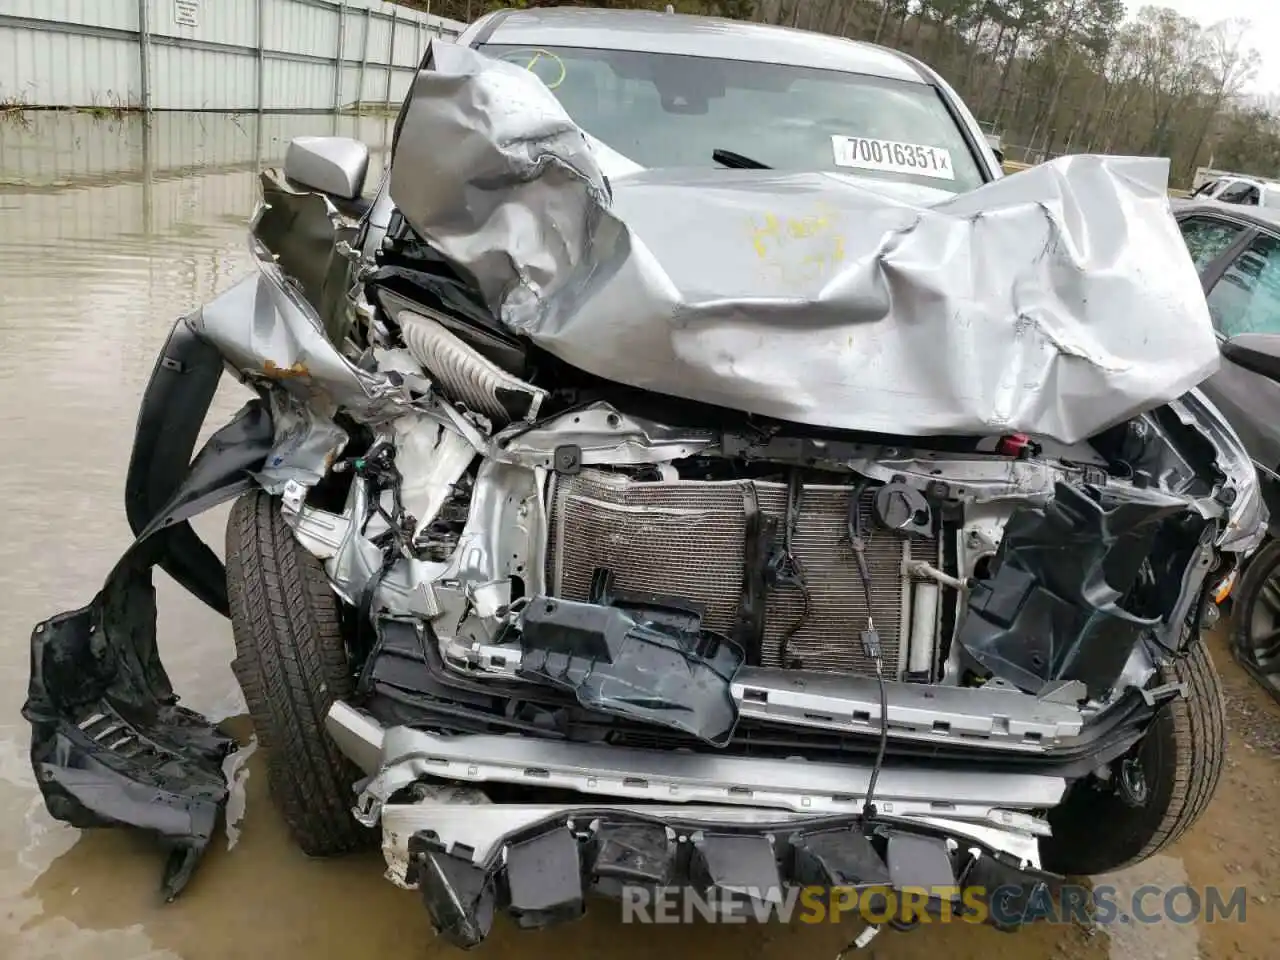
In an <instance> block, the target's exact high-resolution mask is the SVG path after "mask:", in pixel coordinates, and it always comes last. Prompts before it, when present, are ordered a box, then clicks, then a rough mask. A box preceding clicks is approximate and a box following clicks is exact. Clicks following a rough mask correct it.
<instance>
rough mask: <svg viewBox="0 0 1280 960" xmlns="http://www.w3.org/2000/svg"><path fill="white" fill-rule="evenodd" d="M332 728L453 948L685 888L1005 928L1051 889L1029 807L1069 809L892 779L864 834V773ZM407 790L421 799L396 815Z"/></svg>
mask: <svg viewBox="0 0 1280 960" xmlns="http://www.w3.org/2000/svg"><path fill="white" fill-rule="evenodd" d="M327 727H328V730H329V732H330V734H331V735H332V736H333V737H334V739H335V741H336V742H337V743H338V745H339V747H340V748H341V749H342V750H343V751H344V753H346V754H347V755H348V756H350V757H351V758H352V759H354V760H355V761H356V762H357V763H359V764H360V765H361V766H362V767H364V769H365V770H366V771H367V772H369V773H370V774H373V776H372V777H371V779H370V780H369V781H367V782H366V785H365V787H364V789H363V791H362V793H361V795H360V798H359V801H358V803H357V808H356V815H357V817H358V818H359V819H360V820H361V821H362V822H364V823H366V824H367V825H369V826H373V825H375V824H377V823H379V822H380V823H381V826H382V834H383V852H384V855H385V857H386V860H387V866H388V874H389V876H390V878H391V879H392V880H393V881H394V882H396V883H398V884H400V885H402V886H408V887H417V888H418V889H419V890H420V892H421V895H422V898H423V901H424V903H425V904H426V906H427V908H428V910H429V911H430V913H431V915H432V918H433V922H434V923H435V925H436V927H437V929H438V931H439V932H440V934H441V935H442V936H444V937H445V938H446V939H448V940H449V941H450V942H451V943H454V944H455V945H458V946H462V947H470V946H475V945H476V944H478V943H480V942H481V941H482V940H484V938H485V937H486V936H487V935H488V933H489V930H490V929H491V926H492V923H493V918H494V916H495V915H496V913H498V912H500V911H505V912H506V913H508V914H510V915H511V916H512V917H513V918H514V919H515V920H516V921H517V923H518V924H519V925H521V926H525V927H541V926H546V925H549V924H554V923H557V922H561V921H564V920H568V919H572V918H575V917H577V916H579V915H580V914H581V913H582V912H583V911H584V910H585V903H586V898H587V896H588V895H589V894H591V893H597V894H604V895H607V896H614V897H622V898H624V899H628V900H631V901H632V902H633V903H634V902H636V898H637V897H640V898H643V897H645V896H649V897H652V896H654V895H655V894H658V893H661V894H662V895H664V896H665V895H666V894H667V893H669V892H671V891H672V890H673V889H675V890H683V891H685V892H686V893H689V894H698V895H701V896H703V897H704V898H707V899H704V901H703V902H704V903H706V902H708V901H710V902H719V903H721V904H723V903H724V902H725V898H726V897H730V898H738V902H739V905H741V906H743V907H745V908H747V909H748V911H749V912H750V913H753V914H754V915H756V916H759V917H761V918H762V919H767V918H769V917H770V916H779V917H780V916H781V914H780V913H779V912H778V911H779V910H781V909H783V908H785V907H786V905H787V904H790V905H791V907H794V905H795V903H796V899H795V898H796V897H797V896H798V895H799V892H800V889H801V888H803V887H810V888H813V887H816V888H819V892H818V896H819V898H821V897H823V896H824V894H823V893H822V891H828V892H829V891H830V890H831V888H834V887H840V888H858V889H862V890H863V891H864V893H866V894H867V895H870V896H875V895H879V896H880V897H881V898H882V905H881V906H879V907H873V908H872V909H875V910H877V912H878V913H879V912H883V911H884V910H885V906H884V904H892V903H893V900H892V897H891V892H893V891H896V892H898V893H902V894H906V893H910V894H911V895H912V896H913V897H915V898H916V901H917V902H918V903H919V902H924V903H933V904H934V905H935V906H936V907H937V908H938V909H941V905H942V901H943V900H944V899H946V900H948V901H950V906H949V909H950V912H951V913H953V914H955V913H959V912H961V910H960V908H961V905H962V904H967V905H968V906H969V907H970V908H972V905H973V904H974V902H975V900H974V895H975V894H976V896H978V897H979V898H985V900H984V901H983V902H987V903H989V904H990V906H989V907H988V915H987V919H990V920H992V921H993V922H996V923H997V924H999V925H1001V926H1010V925H1014V924H1015V923H1016V921H1017V920H1018V919H1019V918H1020V917H1021V916H1022V907H1021V906H1020V905H1025V904H1026V903H1027V902H1029V899H1030V898H1031V897H1033V896H1035V895H1036V892H1037V891H1038V890H1040V889H1041V888H1043V887H1044V886H1045V884H1046V882H1047V881H1048V880H1050V879H1052V878H1051V877H1050V876H1049V875H1048V874H1044V873H1042V872H1041V871H1040V869H1039V863H1040V860H1039V850H1038V841H1037V836H1038V835H1041V834H1043V833H1044V832H1045V831H1046V830H1047V827H1046V825H1045V824H1044V823H1043V821H1040V820H1038V819H1036V818H1034V817H1033V816H1031V815H1030V811H1031V810H1033V809H1036V808H1045V807H1052V806H1054V805H1056V804H1057V802H1058V801H1059V800H1060V799H1061V795H1062V792H1063V790H1064V789H1065V783H1064V782H1063V781H1062V780H1061V779H1059V778H1055V777H1050V776H1041V775H1029V774H1009V773H974V772H957V771H954V770H929V769H922V768H919V767H913V768H910V769H899V770H893V769H891V768H885V770H883V771H882V776H881V777H880V780H879V784H878V786H879V789H878V790H877V794H876V797H877V807H878V809H879V811H880V813H879V815H878V816H877V817H876V818H875V819H874V820H873V821H870V822H867V823H865V824H864V821H863V819H862V818H861V816H860V812H861V809H862V800H863V797H864V796H865V792H866V781H867V779H868V777H869V774H870V770H869V769H867V768H866V767H865V765H859V764H829V763H810V762H805V761H801V760H793V761H778V760H769V759H760V758H738V757H708V756H705V755H692V754H681V753H678V752H673V751H649V750H638V749H628V748H623V747H608V746H603V745H588V744H571V743H560V742H555V741H546V740H538V739H527V738H522V737H516V736H505V737H503V736H483V735H477V736H456V737H442V736H437V735H434V734H431V733H427V732H423V731H419V730H413V729H409V728H407V727H391V728H388V729H384V728H382V727H381V726H380V725H379V724H378V723H377V722H376V721H374V720H372V719H371V718H370V717H368V716H367V715H366V714H363V713H361V712H360V711H358V710H355V709H354V708H352V707H350V706H348V705H347V704H344V703H338V704H335V705H334V707H333V708H332V709H331V710H330V713H329V716H328V721H327ZM441 781H445V782H446V783H447V782H449V781H453V782H454V783H464V784H465V783H471V784H478V783H489V784H507V785H525V786H529V787H539V788H547V787H552V788H560V789H568V790H572V791H574V792H575V793H577V794H579V795H581V796H582V797H583V801H582V802H581V803H576V804H564V803H558V804H557V803H553V804H537V803H534V804H524V803H489V802H488V799H487V797H485V795H484V794H483V793H481V792H480V791H479V790H477V789H474V788H469V787H440V786H433V785H431V784H438V783H440V782H441ZM405 795H414V796H416V797H417V798H419V799H420V801H421V802H414V803H403V802H398V801H399V799H400V798H402V797H404V796H405ZM592 795H594V796H592ZM589 798H590V799H589ZM596 798H598V799H596ZM442 801H443V802H442ZM997 887H998V888H999V890H998V894H999V898H998V904H997V903H996V902H995V901H992V900H991V894H992V893H993V892H996V888H997ZM972 888H981V889H977V890H973V892H972V893H970V891H971V889H972ZM966 894H968V899H965V897H966ZM843 896H844V899H845V902H846V905H847V895H843ZM885 898H888V899H885ZM997 905H998V907H999V909H998V910H997V909H996V907H997Z"/></svg>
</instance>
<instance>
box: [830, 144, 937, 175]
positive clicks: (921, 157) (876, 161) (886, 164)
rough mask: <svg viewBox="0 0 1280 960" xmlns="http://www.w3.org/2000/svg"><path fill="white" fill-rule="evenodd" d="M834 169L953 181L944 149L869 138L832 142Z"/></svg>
mask: <svg viewBox="0 0 1280 960" xmlns="http://www.w3.org/2000/svg"><path fill="white" fill-rule="evenodd" d="M831 147H832V149H833V150H834V151H835V162H836V166H839V167H852V168H854V169H857V170H882V171H884V172H885V173H914V174H915V175H916V176H917V177H933V178H935V179H937V180H954V179H955V178H956V172H955V169H954V168H953V167H952V166H951V151H950V150H947V149H946V148H945V147H927V146H925V145H924V144H920V143H903V142H901V141H899V140H878V139H873V138H871V137H841V136H833V137H832V138H831Z"/></svg>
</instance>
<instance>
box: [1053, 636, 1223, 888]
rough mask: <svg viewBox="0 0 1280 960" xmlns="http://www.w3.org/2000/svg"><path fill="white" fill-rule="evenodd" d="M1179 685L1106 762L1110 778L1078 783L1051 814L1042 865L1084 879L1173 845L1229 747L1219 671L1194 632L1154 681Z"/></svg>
mask: <svg viewBox="0 0 1280 960" xmlns="http://www.w3.org/2000/svg"><path fill="white" fill-rule="evenodd" d="M1165 683H1185V684H1186V685H1187V695H1186V697H1179V698H1177V699H1175V700H1172V701H1170V702H1169V703H1167V704H1166V705H1165V706H1164V707H1163V708H1162V709H1161V710H1160V712H1159V713H1158V714H1157V715H1156V717H1155V719H1154V720H1153V721H1152V725H1151V729H1150V730H1149V731H1148V732H1147V735H1146V736H1145V737H1143V738H1142V740H1141V741H1139V742H1138V743H1137V744H1135V745H1134V747H1133V749H1132V750H1130V751H1129V753H1128V754H1127V755H1126V756H1125V757H1124V758H1122V759H1121V760H1120V761H1119V762H1117V763H1115V764H1113V766H1112V782H1111V783H1101V782H1098V781H1093V780H1092V779H1090V780H1087V781H1082V782H1079V783H1076V784H1075V785H1073V786H1072V788H1071V791H1070V792H1069V793H1068V794H1067V798H1066V800H1065V801H1064V802H1063V803H1062V804H1060V805H1059V806H1057V807H1055V808H1054V809H1053V810H1052V811H1050V813H1049V825H1050V826H1051V827H1052V829H1053V836H1052V837H1046V838H1044V839H1042V840H1041V841H1040V856H1041V861H1042V863H1043V865H1044V868H1045V869H1046V870H1050V871H1052V872H1054V873H1059V874H1064V875H1067V876H1077V877H1087V876H1096V875H1098V874H1101V873H1110V872H1111V871H1113V870H1119V869H1121V868H1122V867H1126V866H1129V865H1130V864H1134V863H1138V862H1140V861H1142V860H1146V859H1147V858H1148V857H1150V856H1152V855H1153V854H1156V853H1158V852H1160V851H1161V850H1163V849H1164V848H1165V847H1167V846H1169V845H1170V844H1172V843H1174V842H1175V841H1176V840H1177V839H1178V838H1179V837H1181V836H1182V835H1183V834H1184V833H1186V831H1187V829H1188V828H1189V827H1190V826H1191V825H1192V824H1193V823H1195V822H1196V821H1197V820H1198V819H1199V818H1200V816H1201V814H1203V813H1204V811H1205V808H1206V807H1207V806H1208V805H1209V801H1210V800H1211V799H1213V795H1214V792H1215V791H1216V790H1217V789H1218V781H1219V780H1220V779H1221V776H1222V767H1223V760H1224V758H1225V757H1226V752H1227V726H1226V722H1227V717H1226V704H1225V703H1224V701H1223V699H1222V686H1221V682H1220V681H1219V679H1218V671H1217V669H1216V668H1215V667H1214V665H1213V661H1212V660H1211V659H1210V657H1209V651H1208V650H1207V649H1206V648H1205V644H1204V640H1203V639H1202V638H1201V636H1200V635H1199V632H1198V631H1197V633H1196V636H1195V637H1193V638H1192V639H1191V640H1190V649H1189V650H1188V651H1187V655H1186V656H1185V657H1183V658H1181V659H1178V660H1174V661H1172V662H1171V663H1168V664H1165V665H1162V666H1161V667H1160V668H1158V669H1157V671H1156V675H1155V677H1154V678H1153V680H1152V684H1153V685H1155V686H1159V685H1162V684H1165Z"/></svg>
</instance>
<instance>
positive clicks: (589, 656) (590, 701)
mask: <svg viewBox="0 0 1280 960" xmlns="http://www.w3.org/2000/svg"><path fill="white" fill-rule="evenodd" d="M592 594H593V596H592V601H593V602H591V603H576V602H573V601H569V600H557V599H554V598H552V597H534V598H533V599H532V600H531V602H530V603H529V605H528V606H527V607H526V608H525V611H524V613H523V615H522V616H521V619H520V629H521V636H520V645H521V660H520V670H519V674H520V676H521V677H522V678H524V679H526V680H533V681H536V682H541V683H546V684H549V685H550V686H553V687H560V688H562V689H566V690H571V691H573V692H574V693H575V694H576V695H577V698H578V700H579V702H580V703H581V704H582V706H584V707H586V708H587V709H588V710H598V711H600V712H603V713H610V714H614V715H617V716H621V717H627V718H629V719H632V720H638V721H642V722H648V723H653V724H657V725H659V726H666V727H671V728H673V729H676V730H680V731H682V732H684V733H687V734H690V735H692V736H694V737H697V738H698V739H699V740H703V741H705V742H707V743H709V744H711V745H713V746H724V745H726V744H727V743H728V742H729V741H730V739H731V738H732V736H733V730H734V727H736V726H737V723H738V707H737V703H736V702H735V701H734V699H733V693H732V691H731V690H730V686H729V685H730V683H731V682H732V681H733V677H734V674H736V673H737V671H738V668H739V667H741V666H742V664H743V662H744V660H745V657H744V655H743V653H742V650H741V648H740V647H739V646H738V645H737V644H735V643H734V642H733V641H731V640H729V639H728V638H727V637H722V636H720V635H718V634H715V633H713V632H711V631H708V630H703V629H702V628H701V621H702V611H701V610H699V609H696V608H694V607H692V606H688V605H685V604H687V602H682V601H679V600H677V599H676V598H669V597H668V598H663V597H657V596H654V597H640V596H637V595H623V594H615V593H614V592H613V591H612V589H611V583H610V578H609V575H608V573H607V572H606V571H597V575H596V578H595V584H594V585H593V590H592Z"/></svg>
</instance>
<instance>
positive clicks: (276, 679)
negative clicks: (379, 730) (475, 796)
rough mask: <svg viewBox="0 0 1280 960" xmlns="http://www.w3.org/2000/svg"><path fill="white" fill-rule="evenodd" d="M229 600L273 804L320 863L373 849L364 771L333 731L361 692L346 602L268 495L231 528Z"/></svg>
mask: <svg viewBox="0 0 1280 960" xmlns="http://www.w3.org/2000/svg"><path fill="white" fill-rule="evenodd" d="M227 593H228V596H229V598H230V601H231V627H232V632H233V633H234V634H235V644H236V658H235V660H234V661H233V662H232V665H231V666H232V670H233V672H234V673H235V676H236V680H237V681H239V684H240V689H241V690H242V691H243V692H244V699H245V702H246V704H247V705H248V707H249V715H250V717H252V718H253V725H254V729H255V730H256V732H257V735H258V742H259V744H260V745H261V746H262V748H263V749H264V750H265V751H266V756H267V782H268V787H269V788H270V792H271V797H272V800H273V802H274V803H275V805H276V807H277V808H279V810H280V813H281V815H282V816H283V817H284V820H285V822H286V823H287V824H288V826H289V831H290V833H292V835H293V838H294V840H295V842H296V843H297V844H298V846H299V847H301V848H302V850H303V852H304V853H306V854H308V855H310V856H315V857H323V856H333V855H335V854H340V853H346V852H348V851H350V850H353V849H355V848H356V847H359V846H362V845H364V844H365V843H366V842H367V841H368V839H369V837H370V832H369V831H368V830H367V829H366V828H364V827H363V826H361V825H360V824H359V823H358V822H357V821H356V820H355V818H354V817H353V816H352V813H351V809H352V806H353V804H354V800H355V796H354V794H353V793H352V784H354V783H355V781H356V780H358V779H359V778H360V772H359V771H358V770H357V769H356V767H355V766H354V765H353V764H351V762H350V761H348V760H347V759H346V758H345V757H344V756H343V755H342V754H341V753H339V752H338V749H337V747H336V746H335V745H334V743H333V741H332V740H331V739H330V738H329V736H328V734H327V733H326V732H325V729H324V720H325V716H326V715H327V714H328V712H329V708H330V707H331V706H332V705H333V702H334V701H335V700H338V699H342V698H344V697H347V696H349V695H350V694H351V692H352V689H353V686H354V682H353V679H352V677H351V673H350V670H349V669H348V666H347V654H346V648H345V646H344V644H343V639H342V634H341V631H340V628H339V618H338V598H337V597H336V596H335V595H334V593H333V590H332V589H331V588H330V586H329V581H328V579H327V578H326V576H325V572H324V568H323V567H322V566H321V564H320V561H319V560H317V559H316V558H315V557H314V556H312V555H311V554H310V553H308V552H307V551H306V550H305V549H303V547H302V546H301V544H299V543H298V541H297V538H296V537H295V536H294V535H293V531H292V530H291V529H290V528H289V526H288V525H287V524H286V523H285V522H284V518H283V517H282V516H281V514H280V509H279V504H278V502H277V501H276V500H274V499H273V498H271V497H269V496H268V495H267V494H266V493H264V492H262V491H254V492H252V493H247V494H245V495H244V496H242V497H241V498H240V499H239V500H237V501H236V503H235V505H234V506H233V507H232V510H231V516H230V518H229V519H228V521H227Z"/></svg>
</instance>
